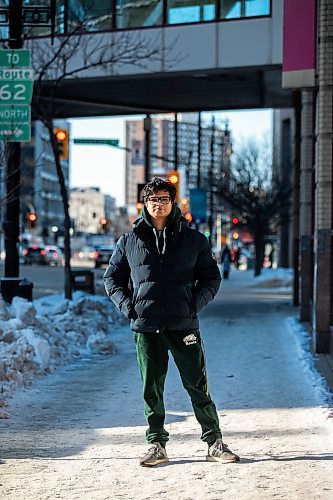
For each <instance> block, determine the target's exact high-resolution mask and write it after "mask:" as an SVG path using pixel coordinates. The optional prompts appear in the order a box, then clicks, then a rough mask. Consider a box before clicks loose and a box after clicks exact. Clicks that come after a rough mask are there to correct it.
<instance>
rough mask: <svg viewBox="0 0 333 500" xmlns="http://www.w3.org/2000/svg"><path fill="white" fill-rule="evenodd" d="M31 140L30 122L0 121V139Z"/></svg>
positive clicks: (10, 140) (13, 140)
mask: <svg viewBox="0 0 333 500" xmlns="http://www.w3.org/2000/svg"><path fill="white" fill-rule="evenodd" d="M30 140H31V127H30V123H21V124H19V125H15V124H13V123H0V141H7V142H29V141H30Z"/></svg>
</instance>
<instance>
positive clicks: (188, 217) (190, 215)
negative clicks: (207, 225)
mask: <svg viewBox="0 0 333 500" xmlns="http://www.w3.org/2000/svg"><path fill="white" fill-rule="evenodd" d="M184 217H185V219H186V220H187V222H192V220H193V217H192V214H191V212H186V214H185V215H184Z"/></svg>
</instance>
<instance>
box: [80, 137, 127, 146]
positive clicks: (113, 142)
mask: <svg viewBox="0 0 333 500" xmlns="http://www.w3.org/2000/svg"><path fill="white" fill-rule="evenodd" d="M74 144H82V145H89V144H95V145H97V146H114V147H115V148H117V147H118V146H119V139H85V138H83V139H74Z"/></svg>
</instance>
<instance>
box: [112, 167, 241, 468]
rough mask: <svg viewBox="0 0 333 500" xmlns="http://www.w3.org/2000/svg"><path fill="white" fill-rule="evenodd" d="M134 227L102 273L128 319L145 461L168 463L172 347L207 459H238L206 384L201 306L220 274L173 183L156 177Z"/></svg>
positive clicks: (214, 290) (147, 188)
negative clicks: (166, 399) (143, 429)
mask: <svg viewBox="0 0 333 500" xmlns="http://www.w3.org/2000/svg"><path fill="white" fill-rule="evenodd" d="M142 195H143V198H144V206H143V209H142V212H141V217H139V218H138V219H137V220H136V221H135V222H134V223H133V230H132V231H131V232H129V233H126V234H124V235H122V236H121V238H120V239H119V241H118V243H117V245H116V249H115V251H114V253H113V255H112V257H111V259H110V262H109V266H108V268H107V270H106V271H105V274H104V283H105V289H106V293H107V294H108V296H109V297H110V299H111V300H112V301H113V302H114V304H115V305H116V306H117V307H118V308H119V309H120V311H121V312H122V313H123V314H124V315H125V316H126V317H127V318H129V319H130V320H131V329H132V330H133V332H134V341H135V345H136V350H137V359H138V364H139V369H140V373H141V379H142V383H143V398H144V413H145V417H146V420H147V424H148V429H147V431H146V438H147V442H148V443H149V445H150V447H149V450H148V453H147V454H146V455H145V456H144V457H143V458H142V459H141V460H140V465H142V466H148V467H149V466H155V465H158V464H162V463H166V462H168V456H167V452H166V443H167V442H168V440H169V433H168V432H167V430H166V429H165V427H164V421H165V408H164V398H163V393H164V383H165V378H166V375H167V370H168V357H169V355H168V353H169V351H170V352H171V354H172V356H173V358H174V360H175V363H176V365H177V368H178V370H179V373H180V376H181V380H182V383H183V385H184V388H185V389H186V391H187V392H188V394H189V396H190V398H191V401H192V406H193V409H194V413H195V416H196V418H197V420H198V422H199V424H200V425H201V429H202V434H201V439H202V440H203V441H204V442H206V443H207V444H208V452H207V456H206V459H207V460H208V461H219V462H237V461H239V457H238V456H237V455H236V454H235V453H233V452H232V451H231V450H230V449H229V448H228V447H227V445H226V444H225V443H224V442H223V441H222V433H221V429H220V425H219V420H218V416H217V412H216V407H215V404H214V402H213V401H212V399H211V396H210V394H209V391H208V387H207V376H206V366H205V358H204V351H203V344H202V339H201V335H200V331H199V320H198V313H199V312H200V311H201V310H202V309H203V308H204V307H205V306H206V305H207V304H208V303H209V302H210V301H212V300H213V299H214V297H215V295H216V293H217V291H218V289H219V286H220V281H221V277H220V273H219V270H218V266H217V263H216V261H215V260H214V259H213V257H212V254H211V251H210V249H209V245H208V241H207V238H206V237H205V236H204V235H203V234H202V233H200V232H199V231H197V230H195V229H192V228H189V227H188V224H187V222H186V220H185V219H184V217H182V215H181V212H180V210H179V208H178V207H177V205H176V204H175V202H174V201H175V197H176V188H175V187H174V186H173V185H172V184H171V183H170V182H169V181H165V180H163V179H159V178H156V177H155V178H153V179H152V180H151V181H150V182H148V184H146V186H145V187H144V189H143V191H142Z"/></svg>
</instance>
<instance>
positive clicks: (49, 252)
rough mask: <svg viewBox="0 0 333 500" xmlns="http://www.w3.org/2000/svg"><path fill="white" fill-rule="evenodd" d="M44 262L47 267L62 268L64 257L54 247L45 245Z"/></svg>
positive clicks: (59, 250)
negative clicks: (45, 261)
mask: <svg viewBox="0 0 333 500" xmlns="http://www.w3.org/2000/svg"><path fill="white" fill-rule="evenodd" d="M45 250H46V260H47V264H48V265H49V266H64V265H65V256H64V254H63V252H62V250H61V249H60V248H59V247H57V246H55V245H46V246H45Z"/></svg>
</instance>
